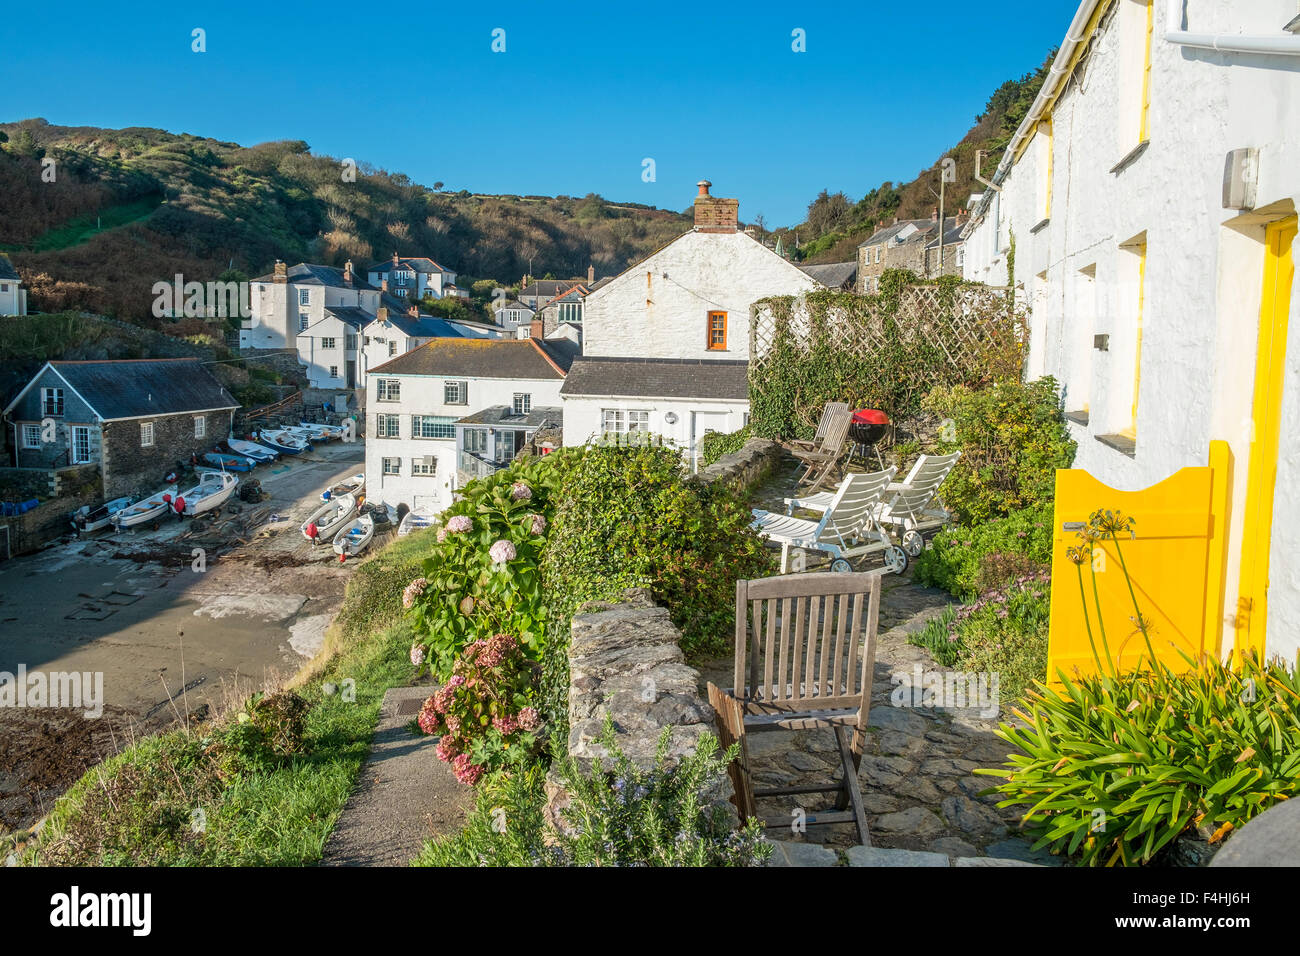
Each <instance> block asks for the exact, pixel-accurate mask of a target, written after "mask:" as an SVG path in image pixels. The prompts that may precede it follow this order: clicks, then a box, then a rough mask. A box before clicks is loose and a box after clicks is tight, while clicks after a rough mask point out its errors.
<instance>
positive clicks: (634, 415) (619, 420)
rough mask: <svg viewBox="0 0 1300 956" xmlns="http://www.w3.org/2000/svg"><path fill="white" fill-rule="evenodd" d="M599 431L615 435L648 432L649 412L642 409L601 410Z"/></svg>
mask: <svg viewBox="0 0 1300 956" xmlns="http://www.w3.org/2000/svg"><path fill="white" fill-rule="evenodd" d="M600 419H601V431H603V432H606V433H612V434H616V435H625V434H628V433H629V432H646V431H649V430H650V412H649V411H646V410H642V409H623V408H602V409H601V410H600Z"/></svg>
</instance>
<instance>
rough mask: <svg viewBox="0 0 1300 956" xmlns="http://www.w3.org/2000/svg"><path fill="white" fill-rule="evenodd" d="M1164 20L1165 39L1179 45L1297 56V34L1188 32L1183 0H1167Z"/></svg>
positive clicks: (1299, 41)
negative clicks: (1166, 13) (1167, 5)
mask: <svg viewBox="0 0 1300 956" xmlns="http://www.w3.org/2000/svg"><path fill="white" fill-rule="evenodd" d="M1168 9H1169V15H1168V17H1167V18H1166V20H1165V40H1166V41H1167V42H1169V43H1176V44H1178V45H1179V46H1190V47H1195V48H1196V49H1198V50H1215V51H1218V52H1220V53H1263V54H1271V55H1273V56H1300V36H1293V35H1289V34H1281V35H1274V34H1266V35H1263V36H1259V35H1255V36H1251V35H1248V34H1243V33H1189V32H1188V31H1186V30H1184V29H1183V0H1169V8H1168Z"/></svg>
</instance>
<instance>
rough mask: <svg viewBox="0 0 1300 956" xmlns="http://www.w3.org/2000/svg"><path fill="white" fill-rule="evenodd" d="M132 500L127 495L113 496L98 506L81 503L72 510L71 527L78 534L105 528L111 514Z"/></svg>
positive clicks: (111, 516)
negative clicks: (93, 506)
mask: <svg viewBox="0 0 1300 956" xmlns="http://www.w3.org/2000/svg"><path fill="white" fill-rule="evenodd" d="M134 500H135V499H134V498H132V497H131V496H130V495H127V496H125V497H122V498H114V499H113V500H112V501H106V502H104V503H103V504H102V505H100V506H99V507H98V508H92V507H90V505H82V506H81V507H80V508H78V509H77V510H76V511H74V512H72V527H73V529H74V530H75V531H76V532H77V533H78V534H90V533H91V532H92V531H98V530H99V529H100V528H107V527H108V526H109V525H110V524H111V523H112V521H113V516H114V515H116V514H117V513H118V512H119V511H121V510H122V509H123V508H126V507H128V506H129V505H130V504H131V502H132V501H134Z"/></svg>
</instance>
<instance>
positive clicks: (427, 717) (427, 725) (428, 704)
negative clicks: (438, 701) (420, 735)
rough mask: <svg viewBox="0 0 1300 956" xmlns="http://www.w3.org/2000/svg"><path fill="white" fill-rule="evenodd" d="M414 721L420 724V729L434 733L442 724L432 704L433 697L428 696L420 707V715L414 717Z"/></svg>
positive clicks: (427, 732)
mask: <svg viewBox="0 0 1300 956" xmlns="http://www.w3.org/2000/svg"><path fill="white" fill-rule="evenodd" d="M415 722H416V723H417V724H419V725H420V729H421V730H423V731H424V732H425V733H426V734H436V733H437V732H438V730H439V728H440V727H441V726H442V717H441V716H439V714H438V711H437V709H436V708H435V706H434V699H433V698H432V697H430V698H429V699H428V700H426V701H425V702H424V706H423V707H421V708H420V716H418V717H417V718H415Z"/></svg>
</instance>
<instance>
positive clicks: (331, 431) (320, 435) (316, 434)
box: [298, 422, 343, 441]
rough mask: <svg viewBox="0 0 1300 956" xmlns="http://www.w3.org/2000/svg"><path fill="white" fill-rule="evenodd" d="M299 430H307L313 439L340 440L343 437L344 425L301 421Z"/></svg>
mask: <svg viewBox="0 0 1300 956" xmlns="http://www.w3.org/2000/svg"><path fill="white" fill-rule="evenodd" d="M298 430H300V431H304V432H307V434H309V435H311V436H312V438H313V440H317V441H338V440H339V439H341V438H342V437H343V426H342V425H322V424H320V423H319V422H299V423H298Z"/></svg>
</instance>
